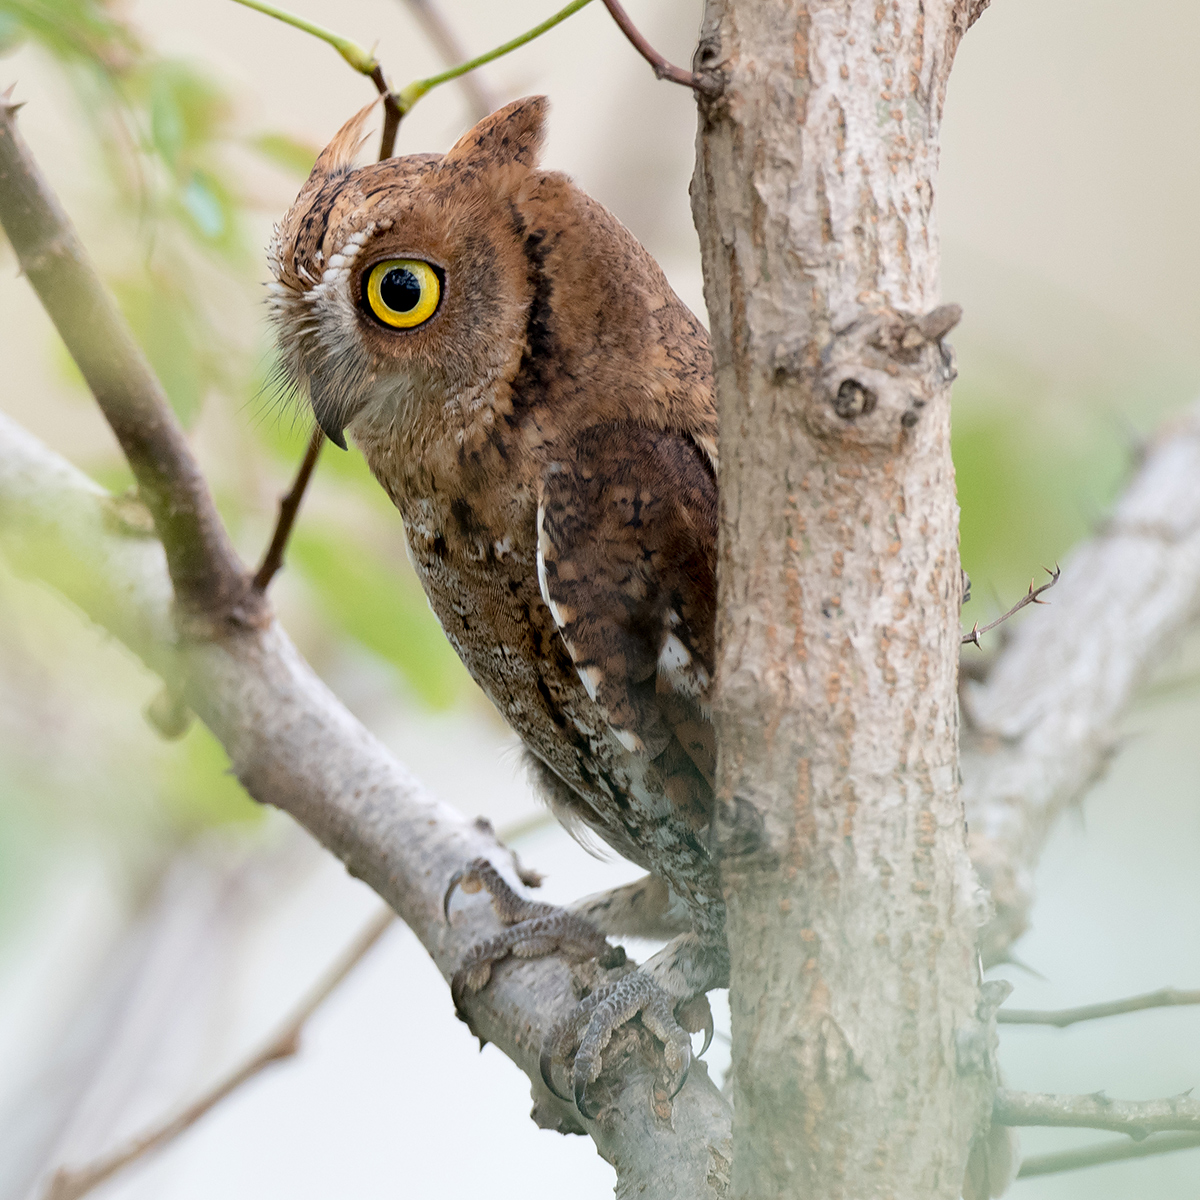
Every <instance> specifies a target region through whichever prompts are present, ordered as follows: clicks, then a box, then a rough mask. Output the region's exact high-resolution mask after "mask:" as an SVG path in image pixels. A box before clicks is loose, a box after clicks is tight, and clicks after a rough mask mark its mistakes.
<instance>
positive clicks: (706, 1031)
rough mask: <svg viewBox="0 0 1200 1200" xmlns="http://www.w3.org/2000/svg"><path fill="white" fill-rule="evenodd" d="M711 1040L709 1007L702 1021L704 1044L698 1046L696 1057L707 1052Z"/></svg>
mask: <svg viewBox="0 0 1200 1200" xmlns="http://www.w3.org/2000/svg"><path fill="white" fill-rule="evenodd" d="M712 1040H713V1015H712V1009H711V1008H710V1009H709V1010H708V1013H707V1020H706V1021H705V1022H704V1045H703V1046H701V1047H700V1053H699V1054H698V1055H697V1058H703V1057H704V1056H705V1055H706V1054H707V1053H708V1048H709V1046H711V1045H712ZM685 1074H686V1072H685ZM679 1086H680V1087H682V1086H683V1084H680V1085H679Z"/></svg>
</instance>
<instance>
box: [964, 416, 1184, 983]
mask: <svg viewBox="0 0 1200 1200" xmlns="http://www.w3.org/2000/svg"><path fill="white" fill-rule="evenodd" d="M1197 479H1200V404H1196V405H1193V406H1192V407H1191V408H1190V409H1188V410H1187V411H1186V412H1185V413H1184V414H1183V415H1182V416H1181V417H1180V418H1179V419H1178V420H1176V421H1175V422H1173V423H1172V424H1171V425H1170V426H1168V427H1167V428H1166V429H1165V430H1164V431H1163V433H1162V434H1161V435H1160V436H1159V437H1158V439H1157V440H1156V442H1155V444H1154V445H1153V446H1152V447H1151V449H1150V451H1149V453H1148V454H1147V455H1146V457H1145V459H1144V460H1143V462H1142V465H1141V467H1140V468H1139V470H1138V472H1137V474H1136V475H1135V477H1134V478H1133V480H1132V482H1131V483H1130V485H1129V487H1128V488H1127V489H1126V491H1125V493H1124V495H1123V496H1122V497H1121V498H1120V500H1118V502H1117V504H1116V506H1115V508H1114V510H1113V513H1112V516H1111V517H1110V518H1109V520H1108V521H1107V522H1106V523H1105V525H1104V527H1103V528H1102V529H1101V530H1100V532H1099V533H1098V534H1097V535H1096V536H1095V537H1093V538H1091V539H1090V540H1089V541H1086V542H1084V543H1082V544H1081V545H1080V546H1078V547H1076V548H1075V549H1074V550H1073V551H1072V552H1071V554H1070V555H1069V556H1068V557H1067V558H1066V559H1065V561H1064V562H1063V567H1062V581H1061V583H1060V584H1059V585H1058V587H1057V588H1056V589H1055V591H1054V603H1053V604H1052V605H1050V606H1049V607H1047V608H1043V609H1040V610H1039V611H1038V613H1037V615H1036V616H1032V617H1029V618H1028V619H1027V620H1025V621H1024V622H1023V623H1022V624H1021V625H1020V626H1019V627H1018V628H1017V629H1015V630H1014V632H1013V635H1012V641H1011V642H1010V643H1009V644H1008V646H1007V647H1006V648H1005V649H1004V650H1003V651H1002V652H1001V653H1000V655H999V656H998V658H997V661H996V665H995V667H994V668H993V669H992V671H991V673H990V675H989V676H988V679H987V681H986V682H984V683H982V684H973V685H970V686H969V687H968V689H967V690H966V692H965V697H964V717H965V718H966V720H965V722H964V724H965V729H964V733H963V753H962V777H963V793H964V798H965V801H966V807H967V820H968V823H969V826H970V838H971V857H972V859H973V860H974V862H975V865H976V867H977V868H978V870H979V871H980V874H981V876H982V878H983V881H984V883H985V884H987V886H988V887H989V888H990V890H991V893H992V899H993V901H994V903H995V906H996V916H995V918H994V920H993V921H992V923H991V924H990V926H989V927H988V929H987V931H986V934H985V938H984V957H985V960H986V961H989V962H995V961H997V960H1000V959H1002V958H1003V957H1004V954H1005V953H1006V951H1007V950H1008V947H1009V946H1010V945H1011V944H1012V942H1013V941H1014V940H1015V939H1016V938H1017V937H1019V936H1020V934H1021V933H1022V932H1023V931H1024V929H1025V928H1026V925H1027V924H1028V919H1029V909H1030V906H1031V904H1032V902H1033V882H1032V880H1033V871H1034V868H1035V867H1036V865H1037V861H1038V858H1039V856H1040V854H1041V850H1042V846H1043V845H1044V844H1045V840H1046V838H1047V836H1048V834H1049V832H1050V830H1051V828H1052V827H1053V825H1054V822H1055V820H1056V819H1057V817H1058V816H1059V815H1060V814H1061V813H1063V812H1064V811H1066V809H1068V808H1069V807H1071V806H1072V805H1073V804H1076V803H1078V802H1079V800H1080V799H1081V798H1082V797H1083V795H1084V793H1085V792H1086V791H1087V789H1088V788H1089V787H1090V786H1091V784H1092V783H1093V782H1094V781H1095V780H1096V778H1097V777H1098V776H1099V775H1100V774H1101V773H1102V772H1103V771H1104V769H1105V767H1106V766H1107V764H1108V761H1109V759H1110V758H1111V756H1112V753H1113V748H1114V746H1115V744H1116V738H1117V732H1118V723H1119V721H1120V720H1121V717H1122V716H1123V714H1124V712H1125V710H1126V709H1127V707H1128V705H1129V703H1130V701H1131V700H1132V699H1133V697H1134V695H1135V694H1136V692H1137V690H1138V688H1139V687H1140V686H1141V685H1142V684H1143V683H1144V682H1145V681H1146V679H1147V677H1148V676H1149V674H1150V672H1151V671H1152V670H1153V669H1154V667H1155V666H1156V665H1157V664H1158V663H1159V662H1160V661H1161V660H1162V658H1163V656H1164V654H1165V652H1166V651H1167V650H1168V649H1169V648H1170V647H1172V646H1175V645H1177V644H1178V642H1179V639H1180V637H1181V636H1182V634H1183V633H1184V631H1185V630H1186V628H1187V627H1188V625H1189V624H1191V623H1192V622H1193V621H1194V620H1195V619H1196V616H1197V614H1198V613H1200V488H1198V487H1197V486H1196V480H1197Z"/></svg>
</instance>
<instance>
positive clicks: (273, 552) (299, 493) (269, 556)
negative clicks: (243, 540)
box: [254, 427, 325, 592]
mask: <svg viewBox="0 0 1200 1200" xmlns="http://www.w3.org/2000/svg"><path fill="white" fill-rule="evenodd" d="M324 444H325V434H324V433H322V432H321V429H320V428H319V427H318V428H316V429H314V430H313V432H312V437H310V438H309V439H308V448H307V449H306V450H305V451H304V459H303V460H302V461H301V463H300V469H299V470H298V471H297V472H296V478H295V480H293V482H292V486H291V488H290V489H289V491H288V493H287V495H285V496H284V497H283V498H282V499H281V500H280V501H279V520H278V521H277V522H276V524H275V533H274V534H273V535H272V537H271V544H270V545H269V546H268V547H267V552H266V554H264V555H263V560H262V565H261V566H260V567H259V568H258V570H257V571H256V572H255V575H254V586H255V587H256V588H258V590H259V591H260V592H263V591H266V589H267V586H268V585H269V584H270V582H271V580H272V579H274V578H275V575H276V574H277V573H278V571H279V568H280V567H282V566H283V552H284V550H285V549H286V547H287V543H288V538H289V537H291V535H292V526H293V525H295V523H296V514H297V513H298V512H299V511H300V501H301V500H303V499H304V491H305V489H306V488H307V487H308V481H309V480H310V479H311V478H312V473H313V468H314V467H316V465H317V459H318V458H320V456H321V447H322V446H323V445H324Z"/></svg>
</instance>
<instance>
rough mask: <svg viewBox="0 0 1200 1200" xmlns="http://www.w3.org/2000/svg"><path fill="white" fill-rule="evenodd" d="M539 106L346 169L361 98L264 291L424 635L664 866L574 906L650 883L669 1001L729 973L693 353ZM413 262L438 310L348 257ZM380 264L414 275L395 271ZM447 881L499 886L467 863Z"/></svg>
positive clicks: (712, 440)
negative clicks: (370, 476) (417, 151)
mask: <svg viewBox="0 0 1200 1200" xmlns="http://www.w3.org/2000/svg"><path fill="white" fill-rule="evenodd" d="M545 107H546V105H545V101H544V100H543V99H541V98H534V99H528V100H522V101H518V102H516V103H514V104H511V105H509V106H508V107H507V108H504V109H501V110H500V111H499V112H497V113H494V114H492V116H490V117H489V118H487V119H486V120H484V121H483V122H481V123H480V124H479V125H478V126H476V127H475V128H474V129H473V130H471V131H470V132H469V133H468V134H466V136H464V137H463V138H462V139H461V140H460V141H459V142H458V143H457V144H456V145H455V146H454V147H453V148H452V149H451V150H450V152H449V153H448V154H446V155H445V157H439V156H436V155H414V156H411V157H407V158H398V159H389V160H387V161H385V162H382V163H376V164H372V165H370V166H364V167H358V168H355V167H353V166H352V165H351V159H352V155H353V151H354V149H355V147H356V145H357V143H358V139H359V131H360V128H361V125H362V122H363V119H364V117H365V115H366V113H365V111H364V113H360V114H359V115H358V116H357V117H356V118H354V119H353V120H352V121H351V122H349V123H348V125H347V126H346V127H345V128H344V129H343V130H342V131H341V132H340V133H339V134H338V136H337V137H336V138H335V139H334V141H333V142H332V143H331V144H330V146H329V147H328V148H327V149H326V151H325V152H324V153H323V154H322V155H321V158H320V159H319V160H318V162H317V164H316V167H315V168H314V170H313V174H312V176H311V178H310V179H309V181H308V182H307V183H306V184H305V186H304V188H303V190H302V191H301V193H300V195H299V197H298V198H297V200H296V203H295V205H294V206H293V208H292V209H291V211H290V212H289V213H288V214H287V216H286V217H285V218H284V220H283V222H282V223H281V225H280V227H279V229H278V231H277V235H276V238H275V241H274V243H273V246H272V251H271V259H272V266H273V269H274V273H275V277H276V280H277V282H276V284H275V285H274V286H273V293H272V296H273V311H274V317H275V320H276V324H277V326H278V330H279V337H280V346H281V350H282V353H283V358H284V362H285V364H286V365H287V368H288V369H289V370H290V372H291V374H292V375H293V377H294V378H295V379H296V381H297V382H298V383H300V384H301V385H302V386H303V387H305V388H307V390H308V393H309V396H310V398H311V401H312V405H313V410H314V412H315V414H316V416H317V419H318V421H319V422H320V424H321V426H322V427H323V428H324V429H325V430H326V432H327V433H328V434H329V435H330V437H331V438H333V439H334V440H335V441H338V442H339V443H341V441H342V431H343V430H347V431H348V432H349V434H350V436H351V437H352V439H353V440H354V442H355V443H356V444H357V445H358V446H359V447H360V448H361V450H362V452H363V453H364V455H365V456H366V458H367V461H368V463H369V464H370V467H371V470H372V471H373V472H374V474H375V476H376V478H377V479H378V480H379V482H380V483H381V484H382V486H383V487H384V488H385V489H386V490H387V492H388V495H389V496H390V497H391V498H392V500H393V502H394V503H395V505H396V507H397V508H398V509H399V511H400V514H401V516H402V517H403V519H404V527H405V532H406V535H407V540H408V545H409V549H410V552H411V555H412V560H413V563H414V566H415V568H416V571H417V574H418V576H419V577H420V579H421V582H422V584H423V586H424V588H425V591H426V593H427V595H428V597H429V601H430V604H431V606H432V607H433V610H434V612H435V613H436V614H437V616H438V619H439V620H440V621H441V624H442V627H443V629H444V630H445V632H446V636H447V637H448V638H449V639H450V641H451V643H452V644H453V645H454V648H455V649H456V651H457V652H458V654H459V656H460V657H461V658H462V660H463V662H464V663H465V664H466V666H467V668H468V670H470V672H471V674H472V675H473V677H474V678H475V679H476V681H477V682H478V683H479V684H480V686H481V687H482V688H483V689H484V691H485V692H486V693H487V694H488V696H489V697H490V698H491V699H492V701H493V702H494V703H495V704H496V706H497V707H498V708H499V709H500V711H501V712H502V713H503V714H504V716H505V717H506V719H507V720H508V722H509V724H510V725H511V726H512V727H513V729H514V730H515V731H516V732H517V733H518V734H519V735H520V737H521V738H522V740H523V741H524V743H525V745H526V747H527V748H528V750H529V752H530V754H531V756H532V758H533V761H534V765H535V771H536V773H537V775H538V777H539V779H540V781H541V784H542V787H543V790H544V791H545V793H546V794H547V797H548V799H549V801H550V803H551V804H552V805H553V806H554V808H555V811H556V813H558V815H560V817H562V818H563V819H564V820H565V821H567V822H568V823H569V824H574V825H576V826H578V825H580V824H582V825H583V826H586V827H588V828H589V829H591V830H592V831H594V832H595V833H596V834H597V835H599V837H600V838H602V839H603V840H604V841H605V842H607V843H608V844H609V845H611V846H612V847H613V848H614V849H616V850H617V851H618V852H619V853H621V854H622V855H624V856H626V857H628V858H630V859H632V860H633V861H635V862H638V863H640V864H641V865H643V866H644V867H646V868H647V869H648V870H649V871H650V872H651V875H652V876H653V877H654V879H656V880H658V881H665V882H666V883H667V884H668V885H669V890H668V889H667V888H663V887H662V886H661V882H660V883H657V884H654V883H648V884H647V885H646V886H645V887H644V888H642V890H641V891H640V892H636V894H635V892H633V891H631V890H630V889H622V891H621V896H624V898H625V902H622V903H618V901H617V899H614V898H613V897H602V898H597V899H595V900H592V901H588V902H584V903H583V904H582V905H581V906H580V908H579V910H578V911H579V913H582V914H583V915H585V916H587V917H588V918H589V919H590V920H591V921H592V922H593V923H595V924H596V925H598V926H599V927H600V928H602V929H604V930H605V931H606V932H612V933H619V932H623V931H624V930H625V929H626V928H628V927H629V926H630V925H631V924H633V925H638V926H639V929H638V931H639V932H645V931H646V925H647V919H646V905H647V898H648V897H651V896H654V897H657V909H658V912H659V915H660V917H661V920H660V922H659V928H661V929H663V930H667V929H669V930H670V931H671V932H675V931H677V930H678V929H680V928H681V927H683V928H687V927H688V926H690V929H691V932H690V933H687V934H684V935H683V936H682V937H680V938H678V939H677V940H676V941H675V942H673V943H672V944H671V945H670V946H668V948H667V950H665V951H663V952H662V953H661V954H660V955H658V956H655V958H654V959H651V960H650V962H649V963H647V964H646V966H645V967H644V968H643V972H644V973H645V975H646V976H648V977H649V978H650V979H651V980H652V981H653V983H654V984H656V985H658V986H659V987H661V988H665V990H666V992H667V993H668V994H669V996H670V997H671V998H672V1000H676V999H684V998H687V997H690V996H692V995H695V994H696V993H698V992H703V991H704V990H706V989H707V988H709V987H712V986H716V985H718V984H719V983H721V982H723V974H724V972H725V951H724V941H723V936H724V935H723V921H724V910H723V905H722V902H721V895H720V890H719V887H718V885H717V878H716V871H715V868H714V865H713V863H712V861H711V859H710V856H709V853H708V849H707V826H708V823H709V820H710V816H711V808H712V775H713V769H714V745H713V738H712V730H711V725H710V723H709V713H708V700H709V693H710V689H711V680H712V673H713V652H714V648H713V624H714V613H715V604H716V584H715V556H716V528H717V509H716V505H717V493H716V475H715V471H716V463H715V454H716V412H715V407H714V402H713V391H712V376H711V360H710V354H709V348H708V341H707V337H706V335H705V333H704V330H703V328H702V327H701V326H700V324H699V323H698V322H697V320H696V319H695V317H694V316H693V315H692V314H691V313H690V312H689V311H688V310H687V308H686V307H685V306H684V305H683V304H682V303H681V302H680V300H679V299H678V297H676V296H675V294H674V292H673V291H672V290H671V288H670V286H669V284H668V283H667V281H666V279H665V277H664V276H663V274H662V272H661V270H660V269H659V267H658V265H657V264H656V263H655V262H654V261H653V259H652V258H651V257H650V256H649V255H648V254H647V253H646V251H645V250H644V249H643V248H642V247H641V246H640V245H639V244H638V242H637V241H636V240H635V239H634V238H633V237H632V235H631V234H630V233H629V232H628V231H627V230H626V229H625V228H624V227H623V226H622V225H621V224H620V223H619V222H618V221H617V220H616V218H614V217H613V216H612V215H611V214H610V213H609V212H607V211H606V210H605V209H604V208H603V207H601V206H600V205H599V204H597V203H596V202H595V201H593V200H591V199H590V198H589V197H587V196H586V195H585V194H584V193H583V192H581V191H580V190H579V189H578V188H576V187H575V186H574V185H573V184H572V183H571V181H570V180H569V179H567V178H566V177H565V176H563V175H560V174H556V173H553V172H548V171H543V170H540V169H538V167H537V165H536V155H537V150H538V147H539V144H540V142H541V137H542V125H543V120H544V115H545ZM414 261H415V262H417V263H418V264H429V266H430V267H431V268H432V270H433V272H434V273H435V274H436V276H437V278H438V280H439V281H440V292H439V295H440V298H439V300H438V304H437V308H436V311H434V312H433V315H432V316H430V317H428V319H425V320H423V321H422V322H421V323H420V324H418V325H416V326H415V327H413V328H393V327H391V326H390V325H388V324H386V323H385V322H384V321H382V320H380V319H378V317H377V316H376V315H375V310H374V309H373V307H372V305H374V304H375V303H376V301H375V300H373V299H372V298H371V296H370V294H369V287H368V281H369V280H370V279H372V278H378V277H379V276H378V272H376V274H375V275H372V272H373V270H374V269H375V268H376V265H377V264H381V263H383V264H385V266H383V267H380V268H379V270H380V271H385V270H391V269H393V268H389V267H387V266H386V264H389V263H393V262H395V263H400V264H403V263H412V262H414ZM394 269H395V270H400V271H403V270H407V269H408V268H405V267H402V266H401V267H396V268H394ZM412 269H413V270H417V268H412ZM386 278H387V279H389V280H392V281H393V285H394V286H395V287H399V286H400V284H397V283H396V282H395V281H397V280H399V281H400V282H401V283H403V285H404V286H405V287H409V288H410V290H411V289H412V288H415V287H416V283H415V282H413V281H414V279H415V276H412V275H409V276H403V275H388V276H386ZM389 294H391V295H397V296H401V301H400V303H402V304H404V303H408V301H407V300H404V299H403V296H405V295H408V293H403V294H402V293H401V292H396V291H393V292H392V293H389ZM411 294H412V295H414V296H415V295H416V292H415V291H412V293H411ZM424 294H425V293H424V292H422V295H424ZM430 294H431V295H432V292H431V293H430ZM413 311H416V310H413ZM388 312H391V310H390V309H389V310H388ZM464 878H469V879H471V880H472V881H474V882H478V883H481V884H482V885H483V886H488V887H489V890H493V889H492V885H491V883H490V881H489V880H490V877H488V878H484V877H483V875H480V874H479V873H478V872H476V873H475V874H474V875H472V874H470V873H468V876H465V877H464ZM510 907H511V906H510ZM634 909H637V913H636V915H634V911H633V910H634ZM506 911H507V910H506ZM521 911H523V910H519V906H518V909H513V910H512V914H510V915H512V919H513V920H518V919H519V918H520V913H521ZM681 913H685V914H686V918H687V919H686V922H681ZM502 915H503V914H502ZM527 915H528V914H527ZM549 919H550V918H547V916H546V914H545V913H543V912H540V911H539V912H538V913H537V914H536V920H537V922H540V924H538V926H537V931H536V935H535V931H534V930H533V924H534V922H533V920H532V919H531V924H530V930H529V937H528V938H527V939H526V944H525V945H524V946H523V949H521V950H519V951H518V950H516V949H513V947H515V946H517V945H518V944H519V943H520V942H521V937H522V934H521V932H520V930H521V926H520V925H515V926H514V927H513V928H514V930H516V932H515V933H512V934H511V936H508V935H506V937H507V941H506V942H505V947H506V950H505V953H507V952H509V951H511V952H513V953H518V952H535V951H536V952H549V951H552V950H555V949H563V947H564V946H566V945H568V944H569V945H584V944H588V943H587V939H586V937H585V936H583V935H582V934H580V936H578V937H574V936H572V937H565V938H564V939H560V941H559V942H557V943H555V942H554V939H553V938H552V937H549V935H548V934H547V932H546V930H547V925H546V922H547V920H549ZM571 919H572V920H574V921H575V922H576V924H577V925H578V923H579V917H578V915H577V916H576V917H574V918H571ZM539 939H540V940H539ZM552 943H553V944H552ZM475 968H476V976H475V978H476V984H475V985H474V986H482V983H481V982H478V980H479V979H482V980H483V981H486V977H487V971H486V970H483V971H482V972H480V969H479V963H478V962H476V963H475ZM460 982H461V981H460ZM463 986H467V985H466V984H464V985H463ZM618 986H620V985H618ZM647 986H650V985H646V984H645V981H644V980H643V981H642V982H640V983H638V984H637V985H636V987H635V986H634V985H632V984H629V985H626V991H625V992H624V993H621V996H625V997H627V998H631V999H629V1003H627V1004H626V1003H624V1002H622V1003H615V1004H614V1005H610V1006H609V1007H610V1008H611V1009H612V1010H613V1011H616V1010H620V1014H621V1015H620V1017H619V1019H626V1018H627V1017H628V1015H629V1012H628V1011H626V1010H627V1009H628V1008H629V1007H630V1005H633V1006H634V1008H635V1009H640V1010H641V1011H642V1012H643V1014H644V1017H645V1019H646V1020H647V1021H648V1022H649V1023H651V1024H652V1025H653V1026H654V1028H655V1029H656V1032H659V1031H660V1029H659V1027H660V1026H661V1020H660V1016H661V1011H660V1010H661V1007H662V1002H661V996H660V995H659V994H658V993H657V992H655V994H654V995H653V996H651V997H650V999H646V998H645V996H646V995H649V993H646V987H647ZM639 988H640V989H641V991H639V990H638V989H639ZM460 990H461V988H460ZM468 990H469V988H468ZM652 990H653V988H652ZM635 993H636V997H635ZM620 999H621V997H620V996H619V997H618V1000H620ZM647 1005H649V1007H647ZM656 1006H657V1007H656ZM669 1007H670V1006H669V1005H668V1008H669ZM652 1008H653V1009H654V1011H655V1012H659V1013H660V1016H659V1017H655V1018H653V1020H651V1018H650V1017H648V1016H646V1015H645V1014H648V1013H649V1012H650V1011H651V1009H652ZM616 1019H617V1018H613V1020H616ZM589 1020H590V1021H591V1024H590V1025H589V1026H588V1028H587V1030H586V1031H581V1029H576V1030H574V1031H568V1033H567V1034H565V1035H564V1037H565V1039H566V1041H567V1042H578V1041H579V1040H580V1037H581V1036H582V1039H583V1043H584V1045H583V1047H582V1048H581V1050H580V1055H579V1057H578V1058H577V1060H576V1093H577V1095H579V1096H582V1086H584V1085H585V1084H586V1082H587V1079H586V1078H584V1079H583V1083H582V1084H581V1082H580V1079H581V1072H582V1074H583V1075H584V1076H587V1077H594V1075H595V1072H596V1070H598V1054H599V1050H598V1049H596V1046H597V1045H599V1046H600V1048H602V1043H603V1042H604V1041H606V1040H607V1035H608V1034H609V1033H611V1028H608V1029H607V1030H604V1029H598V1028H597V1025H598V1024H603V1021H599V1020H598V1019H594V1018H589ZM655 1022H658V1024H655ZM610 1025H611V1022H610ZM667 1032H668V1034H670V1035H671V1036H670V1037H668V1039H667V1040H668V1041H669V1042H670V1041H671V1038H672V1037H674V1031H673V1030H670V1029H668V1031H667ZM593 1034H594V1035H595V1036H592V1035H593ZM589 1037H590V1038H591V1042H590V1043H589V1040H588V1039H589ZM589 1045H590V1046H591V1049H590V1050H589ZM675 1048H676V1049H678V1047H675ZM589 1055H590V1057H589ZM580 1059H582V1060H584V1062H583V1065H582V1066H581V1064H580Z"/></svg>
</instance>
